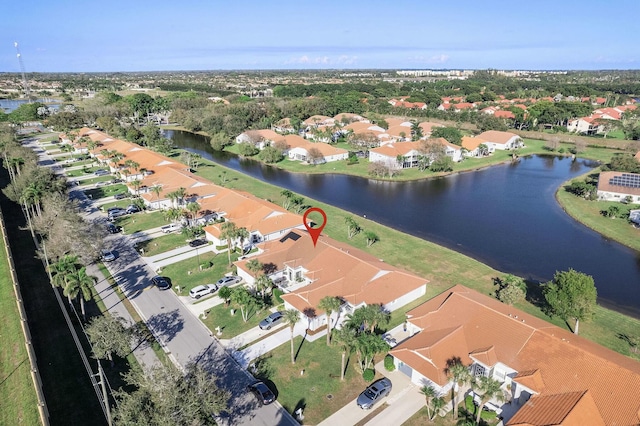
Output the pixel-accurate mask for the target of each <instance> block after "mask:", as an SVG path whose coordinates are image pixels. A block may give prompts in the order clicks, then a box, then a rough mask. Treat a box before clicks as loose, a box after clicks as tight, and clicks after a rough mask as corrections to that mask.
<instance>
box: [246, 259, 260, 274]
mask: <svg viewBox="0 0 640 426" xmlns="http://www.w3.org/2000/svg"><path fill="white" fill-rule="evenodd" d="M263 266H264V265H263V264H262V262H260V261H259V260H258V259H251V260H250V261H248V262H247V269H248V270H249V271H250V272H251V273H252V274H253V278H257V277H258V272H260V271H262V267H263Z"/></svg>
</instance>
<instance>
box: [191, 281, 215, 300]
mask: <svg viewBox="0 0 640 426" xmlns="http://www.w3.org/2000/svg"><path fill="white" fill-rule="evenodd" d="M217 289H218V287H216V285H215V284H204V285H198V286H195V287H194V288H192V289H191V291H189V296H191V297H193V298H194V299H200V298H201V297H203V296H207V295H209V294H213V293H215V292H216V290H217Z"/></svg>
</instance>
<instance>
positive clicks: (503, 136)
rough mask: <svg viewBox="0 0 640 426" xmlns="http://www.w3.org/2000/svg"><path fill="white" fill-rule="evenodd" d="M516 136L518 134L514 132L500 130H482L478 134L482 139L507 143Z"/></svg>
mask: <svg viewBox="0 0 640 426" xmlns="http://www.w3.org/2000/svg"><path fill="white" fill-rule="evenodd" d="M514 136H518V135H516V134H514V133H510V132H500V131H498V130H488V131H486V132H482V133H480V134H479V135H478V137H479V138H480V139H484V140H485V141H487V142H494V143H500V144H505V143H507V142H508V141H509V139H511V138H512V137H514Z"/></svg>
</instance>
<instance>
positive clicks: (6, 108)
mask: <svg viewBox="0 0 640 426" xmlns="http://www.w3.org/2000/svg"><path fill="white" fill-rule="evenodd" d="M27 102H28V101H27V100H25V99H0V111H3V112H5V113H7V114H8V113H10V112H12V111H13V110H15V109H17V108H18V107H19V106H20V105H22V104H26V103H27ZM36 102H42V103H50V102H52V99H36ZM49 106H50V107H53V108H58V107H59V106H60V105H58V104H51V105H49Z"/></svg>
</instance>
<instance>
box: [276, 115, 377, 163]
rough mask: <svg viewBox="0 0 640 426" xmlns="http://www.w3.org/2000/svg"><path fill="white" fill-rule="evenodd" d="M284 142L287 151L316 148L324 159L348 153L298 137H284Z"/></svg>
mask: <svg viewBox="0 0 640 426" xmlns="http://www.w3.org/2000/svg"><path fill="white" fill-rule="evenodd" d="M365 124H366V123H365ZM369 126H370V124H369ZM284 141H285V143H286V144H287V145H289V149H291V148H302V149H305V150H309V149H311V148H316V149H317V150H318V151H320V153H322V155H324V156H325V157H328V156H331V155H340V154H346V153H347V152H348V151H347V150H346V149H343V148H338V147H336V146H333V145H329V144H328V143H324V142H310V141H308V140H306V139H305V138H303V137H300V136H298V135H286V136H285V137H284Z"/></svg>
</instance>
